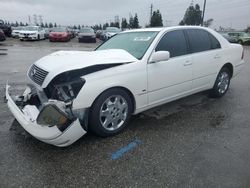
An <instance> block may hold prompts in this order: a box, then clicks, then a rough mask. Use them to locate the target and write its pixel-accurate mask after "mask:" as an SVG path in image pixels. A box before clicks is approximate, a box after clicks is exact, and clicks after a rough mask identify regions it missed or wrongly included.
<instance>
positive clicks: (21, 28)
mask: <svg viewBox="0 0 250 188" xmlns="http://www.w3.org/2000/svg"><path fill="white" fill-rule="evenodd" d="M13 30H17V31H19V30H23V27H15V28H13Z"/></svg>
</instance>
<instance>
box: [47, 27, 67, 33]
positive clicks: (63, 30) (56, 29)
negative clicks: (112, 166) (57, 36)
mask: <svg viewBox="0 0 250 188" xmlns="http://www.w3.org/2000/svg"><path fill="white" fill-rule="evenodd" d="M66 31H67V29H66V28H63V27H55V28H52V29H51V32H66Z"/></svg>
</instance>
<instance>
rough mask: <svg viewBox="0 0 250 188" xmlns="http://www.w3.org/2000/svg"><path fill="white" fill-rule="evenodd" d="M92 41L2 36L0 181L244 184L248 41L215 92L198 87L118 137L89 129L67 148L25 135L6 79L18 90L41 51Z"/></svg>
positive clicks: (249, 178)
mask: <svg viewBox="0 0 250 188" xmlns="http://www.w3.org/2000/svg"><path fill="white" fill-rule="evenodd" d="M98 44H100V42H98V43H97V44H91V43H87V44H85V43H81V44H79V43H78V42H77V40H76V39H73V40H72V41H71V42H68V43H50V42H48V41H47V40H45V41H36V42H20V41H18V40H16V39H7V41H5V42H4V43H0V96H1V98H2V99H1V100H0V187H2V188H5V187H32V188H33V187H199V188H200V187H209V188H210V187H232V188H237V187H250V160H249V158H250V100H249V99H250V65H249V63H248V62H250V46H245V47H244V49H245V61H246V62H247V63H246V65H245V68H244V70H243V71H242V73H241V74H240V75H239V76H238V77H236V78H234V79H233V80H232V82H231V86H230V89H229V91H228V93H227V94H226V95H225V96H224V97H223V98H221V99H211V98H209V97H208V95H207V92H202V93H198V94H195V95H192V96H189V97H186V98H184V99H181V100H178V101H174V102H171V103H168V104H165V105H162V106H160V107H157V108H154V109H151V110H149V111H146V112H144V113H141V114H139V115H137V116H135V117H133V120H132V122H131V123H130V125H129V126H128V128H127V129H126V130H125V131H124V132H123V133H121V134H119V135H117V136H114V137H109V138H100V137H97V136H95V135H93V134H87V135H86V136H84V137H82V138H81V139H80V140H79V141H77V142H76V143H74V144H73V145H71V146H69V147H66V148H57V147H54V146H51V145H48V144H45V143H42V142H40V141H38V140H37V139H35V138H33V137H32V136H30V135H29V134H27V133H26V132H25V131H24V130H23V129H22V128H21V127H20V125H18V123H16V122H15V121H14V118H13V116H12V115H11V113H10V112H9V110H8V108H7V106H6V104H4V103H3V97H4V89H5V83H6V81H7V80H8V82H9V83H10V84H12V85H14V86H15V87H16V89H17V90H18V92H21V91H22V89H23V88H24V86H25V83H26V71H27V69H28V67H29V66H30V65H31V64H32V63H33V62H35V61H36V60H38V59H39V58H41V57H43V56H44V55H47V54H49V53H52V52H54V51H57V50H92V49H94V48H95V47H96V46H97V45H98Z"/></svg>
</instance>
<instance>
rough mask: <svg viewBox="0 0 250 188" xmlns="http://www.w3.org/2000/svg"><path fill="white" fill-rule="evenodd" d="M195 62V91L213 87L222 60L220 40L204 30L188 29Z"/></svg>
mask: <svg viewBox="0 0 250 188" xmlns="http://www.w3.org/2000/svg"><path fill="white" fill-rule="evenodd" d="M185 32H186V34H187V37H188V40H189V45H190V50H191V53H192V62H193V86H192V88H193V89H194V90H202V89H206V88H209V87H211V84H213V82H214V78H215V77H216V74H217V70H218V65H219V62H220V60H221V50H220V49H221V46H220V43H219V42H218V40H217V39H216V38H215V37H214V36H212V34H210V33H209V32H208V31H206V30H203V29H187V30H186V31H185Z"/></svg>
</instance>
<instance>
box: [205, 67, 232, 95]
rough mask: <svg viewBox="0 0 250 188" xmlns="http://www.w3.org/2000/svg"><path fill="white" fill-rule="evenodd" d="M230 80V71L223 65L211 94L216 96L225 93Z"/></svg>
mask: <svg viewBox="0 0 250 188" xmlns="http://www.w3.org/2000/svg"><path fill="white" fill-rule="evenodd" d="M230 80H231V73H230V71H229V69H228V68H227V67H223V68H222V69H221V70H220V72H219V74H218V76H217V78H216V81H215V84H214V87H213V89H212V90H211V93H210V94H211V96H212V97H216V98H218V97H222V96H223V95H225V94H226V92H227V90H228V88H229V85H230Z"/></svg>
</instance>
